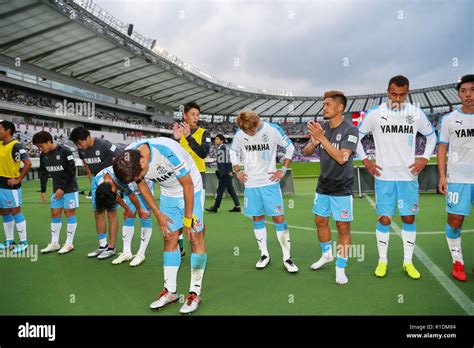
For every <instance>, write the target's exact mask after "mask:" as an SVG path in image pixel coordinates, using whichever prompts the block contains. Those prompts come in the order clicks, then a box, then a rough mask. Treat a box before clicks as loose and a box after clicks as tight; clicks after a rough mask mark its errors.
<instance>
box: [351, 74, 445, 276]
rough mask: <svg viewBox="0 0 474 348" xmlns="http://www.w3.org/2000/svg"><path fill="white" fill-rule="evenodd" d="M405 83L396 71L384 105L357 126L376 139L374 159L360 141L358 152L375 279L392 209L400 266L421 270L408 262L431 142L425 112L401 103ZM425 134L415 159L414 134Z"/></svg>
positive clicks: (382, 268)
mask: <svg viewBox="0 0 474 348" xmlns="http://www.w3.org/2000/svg"><path fill="white" fill-rule="evenodd" d="M408 91H409V81H408V79H407V78H406V77H404V76H401V75H398V76H394V77H392V78H391V79H390V81H389V83H388V89H387V94H388V99H389V101H388V103H383V104H381V105H380V106H378V107H376V108H374V109H372V110H370V111H369V112H368V113H367V114H366V115H365V117H364V119H363V120H362V123H361V124H359V132H360V136H359V140H361V139H362V138H363V137H364V136H365V135H367V134H368V133H369V132H372V134H373V136H374V140H375V148H376V162H375V163H373V162H370V161H369V160H368V159H367V156H366V154H365V151H364V148H363V147H362V143H361V141H359V143H358V145H357V154H358V156H359V157H360V158H361V159H362V161H363V163H364V165H365V167H366V168H367V170H368V171H369V173H370V174H371V175H373V176H374V177H375V197H376V210H377V214H378V221H377V227H376V237H377V249H378V253H379V261H378V265H377V268H376V269H375V275H376V276H377V277H385V275H386V274H387V264H388V259H387V250H388V242H389V237H390V234H389V231H390V224H391V222H392V220H391V217H392V216H393V215H395V208H396V207H398V213H399V215H400V217H401V219H402V239H403V270H404V271H405V272H406V273H407V274H408V276H409V277H410V278H412V279H419V278H420V273H419V272H418V271H417V270H416V268H415V266H414V265H413V263H412V257H413V251H414V249H415V240H416V224H415V215H416V214H417V213H418V211H419V205H418V174H420V172H421V171H422V170H423V169H424V168H425V166H426V164H427V163H428V160H429V158H430V155H431V153H432V152H433V150H434V148H435V146H436V135H435V133H434V129H433V127H432V125H431V123H430V121H429V120H428V118H427V117H426V115H425V113H424V112H423V111H422V110H421V109H419V108H417V107H415V106H414V105H411V104H409V103H405V99H406V98H407V96H408ZM418 132H420V133H421V134H422V135H424V136H425V137H426V145H425V152H424V154H423V156H422V158H419V159H416V160H415V150H416V149H415V148H416V134H417V133H418Z"/></svg>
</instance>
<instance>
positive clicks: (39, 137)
mask: <svg viewBox="0 0 474 348" xmlns="http://www.w3.org/2000/svg"><path fill="white" fill-rule="evenodd" d="M48 141H50V142H53V137H52V136H51V134H50V133H49V132H46V131H44V130H43V131H40V132H38V133H35V134H34V135H33V141H32V142H33V145H39V144H46V143H47V142H48Z"/></svg>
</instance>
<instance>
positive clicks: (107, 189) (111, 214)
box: [91, 166, 150, 260]
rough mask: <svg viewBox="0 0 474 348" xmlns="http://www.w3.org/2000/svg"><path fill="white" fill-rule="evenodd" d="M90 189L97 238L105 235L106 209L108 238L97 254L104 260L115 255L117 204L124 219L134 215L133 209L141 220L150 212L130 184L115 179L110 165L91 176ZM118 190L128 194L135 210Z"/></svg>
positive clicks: (148, 215)
mask: <svg viewBox="0 0 474 348" xmlns="http://www.w3.org/2000/svg"><path fill="white" fill-rule="evenodd" d="M91 191H92V208H93V209H94V211H95V215H96V222H97V232H98V233H99V240H100V238H105V237H106V233H105V231H106V230H107V224H106V221H105V211H107V220H108V222H109V233H110V234H109V236H110V238H109V241H108V244H107V247H106V250H104V251H102V252H101V253H100V254H99V255H98V256H97V258H98V259H99V260H105V259H107V258H109V257H111V256H113V255H115V242H116V240H117V231H118V221H117V206H118V205H120V206H121V207H123V208H124V209H125V212H124V214H123V216H124V219H125V221H126V220H127V219H129V218H132V217H134V215H135V211H136V212H138V215H139V216H140V218H141V219H143V220H146V219H147V218H149V217H150V214H149V213H148V212H147V211H145V210H144V209H142V207H141V205H140V202H139V201H138V198H137V197H136V195H135V194H134V193H133V187H132V186H131V185H127V184H124V183H123V182H121V181H120V180H119V179H117V176H116V175H115V173H114V170H113V167H112V166H110V167H107V168H105V169H102V170H101V171H100V172H99V173H97V175H96V176H94V177H93V178H92V186H91ZM119 191H120V192H122V193H124V194H126V195H128V198H129V199H130V201H131V202H132V203H133V205H134V206H135V208H136V210H135V211H132V210H131V209H130V207H129V206H128V205H127V204H126V203H125V201H124V200H123V199H122V197H121V196H120V195H119V194H117V193H118V192H119ZM147 224H148V223H147ZM147 244H148V242H147Z"/></svg>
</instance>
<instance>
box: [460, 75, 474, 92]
mask: <svg viewBox="0 0 474 348" xmlns="http://www.w3.org/2000/svg"><path fill="white" fill-rule="evenodd" d="M468 82H472V83H474V75H473V74H469V75H464V76H462V77H461V78H460V79H459V81H458V84H457V85H456V89H457V91H458V93H459V90H460V89H461V86H462V85H463V84H465V83H468Z"/></svg>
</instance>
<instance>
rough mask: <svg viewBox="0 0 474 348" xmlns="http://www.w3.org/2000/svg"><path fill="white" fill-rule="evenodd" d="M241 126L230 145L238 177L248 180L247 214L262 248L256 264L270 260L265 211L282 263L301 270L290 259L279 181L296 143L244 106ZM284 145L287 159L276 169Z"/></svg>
mask: <svg viewBox="0 0 474 348" xmlns="http://www.w3.org/2000/svg"><path fill="white" fill-rule="evenodd" d="M237 125H238V126H239V128H240V129H239V130H238V131H237V132H236V133H235V136H234V141H233V143H232V146H231V148H230V159H231V162H232V165H233V168H234V172H236V174H237V178H238V179H239V180H240V181H241V182H243V183H244V184H245V192H244V208H245V214H246V215H250V216H252V217H253V227H254V234H255V238H256V239H257V243H258V248H259V250H260V254H261V255H260V260H258V262H257V264H256V267H257V268H259V269H261V268H265V267H266V266H267V265H268V264H269V263H270V254H269V252H268V249H267V230H266V228H265V215H267V216H271V217H272V219H273V222H274V224H275V229H276V235H277V239H278V242H279V243H280V246H281V250H282V252H283V265H284V266H285V268H286V269H287V270H288V272H290V273H295V272H298V267H296V265H295V264H294V263H293V261H292V260H291V255H290V249H291V247H290V231H289V230H288V226H287V224H286V222H285V215H284V214H285V213H284V203H283V196H282V193H281V189H280V184H279V181H280V179H281V178H283V177H284V176H285V173H286V171H287V169H288V166H289V165H290V162H291V158H292V157H293V152H294V151H295V147H294V146H293V143H292V142H291V140H290V139H289V138H288V137H287V136H286V134H285V133H284V132H283V130H282V129H281V128H280V127H279V126H278V125H276V124H273V123H267V122H261V121H260V118H259V116H258V114H257V113H256V112H255V111H252V110H244V111H241V112H240V113H239V116H238V117H237ZM278 145H280V146H282V147H284V148H285V150H286V151H285V160H284V162H283V167H282V169H281V170H276V163H275V162H276V153H277V146H278ZM240 156H242V157H243V164H244V170H245V172H244V170H241V169H240V166H239V163H240V161H239V157H240Z"/></svg>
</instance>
